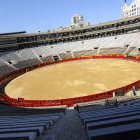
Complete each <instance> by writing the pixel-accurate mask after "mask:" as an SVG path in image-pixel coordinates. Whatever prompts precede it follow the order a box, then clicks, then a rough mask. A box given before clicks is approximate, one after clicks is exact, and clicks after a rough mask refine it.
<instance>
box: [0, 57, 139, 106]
mask: <svg viewBox="0 0 140 140" xmlns="http://www.w3.org/2000/svg"><path fill="white" fill-rule="evenodd" d="M105 58H108V59H109V58H113V59H125V60H131V61H136V62H140V57H138V56H136V57H126V56H124V55H97V56H87V57H78V58H70V59H64V60H61V61H58V62H49V63H43V64H39V65H35V66H30V67H27V68H24V69H22V70H18V71H15V72H12V73H10V74H8V75H6V76H4V77H3V78H1V79H0V86H1V85H3V84H5V83H7V82H8V81H10V80H12V79H14V78H16V77H17V76H19V75H21V74H24V73H26V72H27V71H31V70H34V69H37V68H41V67H44V66H48V65H53V64H57V63H64V62H69V61H75V60H84V59H105ZM133 86H135V88H136V89H140V80H138V81H136V82H134V83H131V84H129V85H126V86H124V87H121V88H117V89H114V90H111V91H107V92H103V93H98V94H93V95H89V96H83V97H75V98H67V99H59V100H25V99H23V98H18V99H14V98H11V97H8V96H7V95H6V94H5V93H1V94H0V102H2V103H4V104H8V105H11V106H21V107H43V106H60V105H67V106H73V105H74V104H76V103H82V102H89V101H95V100H99V99H106V98H110V97H112V96H113V93H114V92H122V91H123V93H124V94H126V93H127V92H129V91H131V90H132V88H133Z"/></svg>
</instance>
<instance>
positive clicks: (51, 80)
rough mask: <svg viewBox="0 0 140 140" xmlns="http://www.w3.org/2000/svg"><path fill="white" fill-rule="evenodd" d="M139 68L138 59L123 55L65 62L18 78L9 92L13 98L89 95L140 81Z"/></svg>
mask: <svg viewBox="0 0 140 140" xmlns="http://www.w3.org/2000/svg"><path fill="white" fill-rule="evenodd" d="M139 70H140V64H139V63H138V62H134V61H127V60H120V59H87V60H77V61H71V62H65V63H64V62H63V63H59V64H56V65H50V66H46V67H44V68H40V69H37V70H33V71H31V72H27V73H26V74H23V75H21V76H19V77H18V78H15V79H14V80H12V81H11V82H10V83H9V84H8V85H7V86H6V88H5V92H6V94H7V95H8V96H9V97H12V98H25V99H29V100H39V99H40V100H54V99H65V98H73V97H81V96H88V95H93V94H97V93H102V92H105V91H110V90H113V89H117V88H119V87H124V86H125V85H129V84H130V83H133V82H135V81H138V80H139V79H140V71H139ZM130 73H131V74H130Z"/></svg>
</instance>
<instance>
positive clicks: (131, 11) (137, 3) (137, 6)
mask: <svg viewBox="0 0 140 140" xmlns="http://www.w3.org/2000/svg"><path fill="white" fill-rule="evenodd" d="M136 15H140V0H133V1H132V3H131V4H130V5H128V4H127V2H126V0H125V2H124V6H123V7H122V14H121V18H127V17H132V16H136Z"/></svg>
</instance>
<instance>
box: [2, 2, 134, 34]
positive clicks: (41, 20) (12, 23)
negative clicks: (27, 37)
mask: <svg viewBox="0 0 140 140" xmlns="http://www.w3.org/2000/svg"><path fill="white" fill-rule="evenodd" d="M131 1H132V0H127V2H128V3H130V2H131ZM123 4H124V0H0V33H6V32H18V31H27V33H35V32H38V31H41V32H46V31H47V30H49V29H56V28H59V27H61V26H63V27H66V26H69V25H70V23H71V17H72V16H73V15H75V14H80V15H83V16H84V20H85V21H88V22H90V23H91V24H98V23H103V22H107V21H111V20H116V19H119V18H120V15H121V7H122V5H123Z"/></svg>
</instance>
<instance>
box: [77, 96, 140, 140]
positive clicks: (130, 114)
mask: <svg viewBox="0 0 140 140" xmlns="http://www.w3.org/2000/svg"><path fill="white" fill-rule="evenodd" d="M121 102H122V100H121ZM130 102H131V104H130ZM78 115H79V117H80V119H81V121H82V122H83V125H84V126H85V130H86V131H87V135H88V138H89V140H118V139H129V140H132V139H133V140H137V139H139V138H140V135H139V133H140V103H139V99H138V98H137V100H131V101H130V99H129V100H128V102H126V101H125V105H124V104H120V105H118V106H117V107H115V106H108V107H106V108H98V109H92V110H89V111H81V112H79V113H78Z"/></svg>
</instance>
